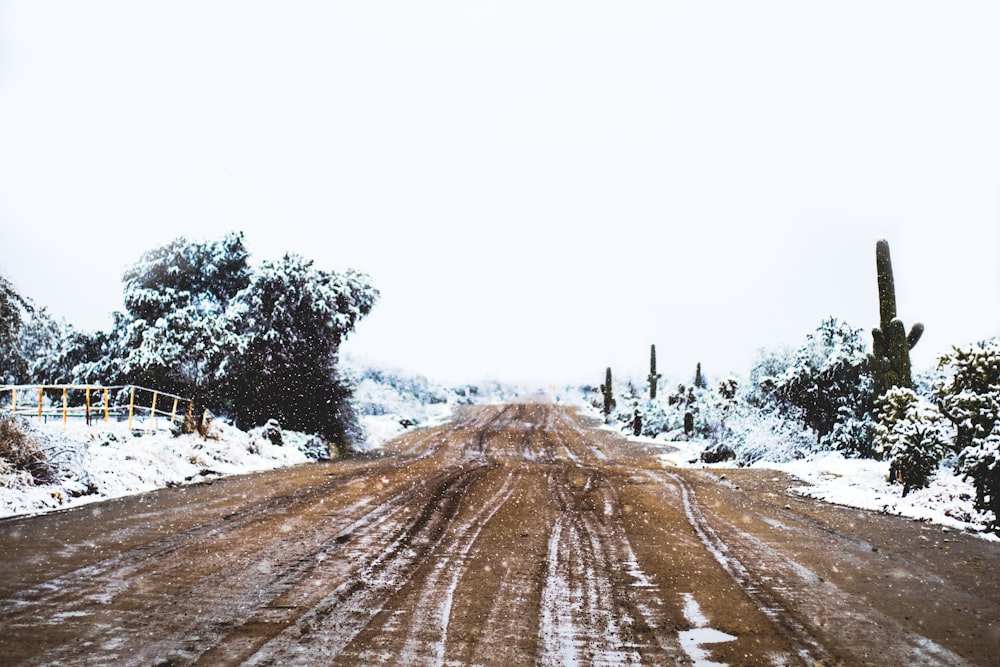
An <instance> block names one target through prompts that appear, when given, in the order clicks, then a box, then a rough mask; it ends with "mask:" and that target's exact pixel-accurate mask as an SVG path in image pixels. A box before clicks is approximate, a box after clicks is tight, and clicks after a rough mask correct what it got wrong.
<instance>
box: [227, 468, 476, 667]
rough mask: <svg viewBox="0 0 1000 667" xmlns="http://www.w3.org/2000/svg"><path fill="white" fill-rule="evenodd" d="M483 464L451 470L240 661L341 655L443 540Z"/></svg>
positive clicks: (316, 660) (307, 660)
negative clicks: (384, 539)
mask: <svg viewBox="0 0 1000 667" xmlns="http://www.w3.org/2000/svg"><path fill="white" fill-rule="evenodd" d="M485 470H486V466H476V467H474V468H471V469H465V470H462V471H461V472H459V473H457V474H455V475H452V476H450V477H449V478H448V480H447V482H446V483H445V484H444V485H442V486H441V487H439V488H438V490H437V491H436V492H435V494H434V496H433V497H432V498H431V499H430V501H429V502H428V503H426V504H425V505H423V506H422V507H421V508H420V511H419V513H418V514H417V515H416V517H415V519H414V520H412V521H410V522H408V523H407V524H406V525H405V526H404V527H403V528H402V529H401V530H399V531H397V532H396V533H395V535H394V539H393V540H392V541H391V542H390V543H389V544H388V545H386V546H385V547H384V548H383V549H381V550H380V551H379V552H378V555H377V556H376V557H375V558H374V559H373V560H371V561H369V562H367V563H364V564H363V565H361V567H360V568H358V570H357V571H355V572H354V573H352V574H351V575H350V576H349V578H348V579H347V580H346V581H344V582H343V583H341V584H339V585H338V586H336V588H334V590H333V592H332V593H329V594H327V595H325V596H324V597H323V598H322V599H321V600H320V601H319V602H318V603H316V604H310V605H302V606H299V605H294V607H295V611H297V612H300V613H297V614H294V616H295V617H294V618H286V619H284V622H283V625H284V626H285V627H284V628H283V629H281V631H280V633H276V634H275V635H274V637H273V639H271V640H270V641H269V642H267V643H266V644H264V645H263V646H261V647H260V648H259V649H258V650H257V651H256V652H255V653H254V654H253V655H252V656H250V657H249V658H247V659H246V660H245V661H244V662H242V663H241V664H246V665H280V664H288V663H289V662H291V663H293V664H321V663H323V662H328V661H331V660H334V659H335V658H337V657H338V656H340V654H341V653H342V651H343V650H344V648H345V647H346V646H348V644H350V642H351V640H353V639H354V637H355V636H356V635H357V634H358V633H359V632H361V631H362V630H363V629H364V628H365V627H366V626H367V625H368V623H369V622H370V621H371V619H372V618H373V617H374V616H375V615H376V614H378V613H379V611H381V609H382V608H383V606H384V605H385V604H386V602H387V600H388V599H389V598H390V597H391V596H392V595H393V594H394V593H395V592H396V591H398V590H399V589H400V588H401V587H402V586H403V585H404V584H405V583H406V582H407V581H409V579H410V577H411V576H412V575H413V572H414V570H415V569H416V567H417V566H418V565H419V564H420V563H421V562H422V561H423V560H424V559H425V558H426V557H427V555H428V554H429V553H430V552H431V551H432V549H433V547H434V546H435V545H436V544H438V543H439V542H440V540H441V539H442V537H443V536H444V534H445V532H446V531H447V529H448V526H449V524H450V523H451V522H452V520H453V518H454V516H455V514H456V512H457V510H458V507H459V505H460V503H461V500H462V498H463V496H464V494H465V492H466V490H467V489H468V487H469V485H470V484H472V482H473V481H474V480H475V479H476V478H477V477H478V476H479V475H480V474H482V473H483V472H484V471H485ZM365 553H367V554H369V555H370V554H372V553H374V552H373V551H372V550H370V549H366V550H365ZM323 584H324V582H316V587H317V588H320V589H326V586H324V585H323ZM287 606H289V607H291V606H293V605H287ZM306 606H308V610H305V609H304V607H306ZM302 611H304V613H301V612H302ZM290 616H291V615H290Z"/></svg>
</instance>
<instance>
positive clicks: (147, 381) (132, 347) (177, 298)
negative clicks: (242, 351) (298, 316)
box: [112, 233, 250, 406]
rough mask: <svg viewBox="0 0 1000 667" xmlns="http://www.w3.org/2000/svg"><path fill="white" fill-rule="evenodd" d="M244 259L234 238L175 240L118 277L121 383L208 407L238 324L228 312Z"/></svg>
mask: <svg viewBox="0 0 1000 667" xmlns="http://www.w3.org/2000/svg"><path fill="white" fill-rule="evenodd" d="M247 260H248V253H247V251H246V248H245V247H244V245H243V235H242V234H237V233H232V234H227V235H226V236H224V237H223V238H222V239H220V240H218V241H208V242H198V241H189V240H188V239H185V238H183V237H181V238H178V239H175V240H174V241H171V242H170V243H168V244H166V245H164V246H162V247H160V248H156V249H154V250H150V251H149V252H147V253H145V254H144V255H143V256H142V257H141V258H140V260H139V261H138V262H137V263H136V264H135V265H134V266H132V267H130V268H129V269H128V270H127V271H125V274H124V276H123V279H124V289H125V294H124V298H125V309H126V314H125V315H124V316H121V317H119V319H118V321H117V322H116V331H115V332H114V333H113V334H112V337H113V339H115V340H116V343H117V345H118V346H120V349H119V355H120V360H119V362H118V364H117V367H118V369H119V370H120V373H121V379H122V380H124V381H126V382H130V383H135V384H142V385H147V386H150V387H154V388H156V389H160V390H162V391H168V392H173V393H178V394H183V395H186V396H190V397H192V398H195V399H196V400H197V401H198V402H199V403H201V404H203V405H208V406H214V405H215V404H216V403H217V401H219V400H220V399H221V394H222V393H223V391H224V387H225V383H226V379H227V377H226V372H227V368H228V361H229V360H230V359H231V357H232V356H233V355H234V354H235V353H236V352H237V350H238V349H239V336H240V334H239V329H240V328H241V323H240V321H239V317H238V314H237V313H234V312H232V311H231V308H232V306H233V305H234V300H235V299H236V297H237V295H238V294H239V292H240V290H242V289H243V288H245V287H246V286H247V285H248V284H249V273H250V269H249V265H248V262H247Z"/></svg>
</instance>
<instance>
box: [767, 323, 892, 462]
mask: <svg viewBox="0 0 1000 667" xmlns="http://www.w3.org/2000/svg"><path fill="white" fill-rule="evenodd" d="M770 361H773V360H770ZM756 375H757V376H758V377H760V376H761V375H762V374H761V373H759V372H758V373H756ZM759 386H760V390H761V392H763V393H764V394H765V395H769V396H771V397H772V399H773V400H774V401H776V402H777V404H778V405H780V406H781V407H782V408H783V410H784V411H785V412H786V414H788V415H789V416H792V417H798V418H800V419H802V420H803V421H804V422H805V423H806V424H807V425H808V426H809V427H811V428H812V429H813V430H814V431H815V432H816V434H817V436H818V438H819V439H820V440H821V441H825V442H826V443H828V444H829V445H830V446H836V447H837V448H838V449H841V450H843V451H846V452H848V453H851V454H855V455H859V456H869V455H870V454H871V441H870V439H868V438H867V435H866V434H867V433H868V430H867V428H865V427H864V424H863V423H862V424H854V425H850V427H849V428H846V429H845V428H843V427H841V428H840V429H838V430H837V435H838V436H839V437H844V436H846V435H847V434H853V436H855V437H859V438H861V439H860V440H858V441H850V440H848V441H844V440H834V439H832V435H833V434H834V432H835V428H836V427H837V426H838V424H839V425H846V424H848V422H850V421H851V420H857V421H859V422H864V421H866V420H868V419H869V417H868V415H869V413H870V406H871V404H872V400H873V397H872V376H871V368H870V364H869V359H868V353H867V351H866V350H865V344H864V339H863V337H862V332H861V329H855V328H853V327H850V326H848V325H847V324H845V323H843V322H840V321H838V320H837V319H836V318H830V319H827V320H824V321H823V322H822V323H821V324H820V325H819V327H818V328H817V329H816V331H815V332H813V333H811V334H809V335H808V336H807V337H806V342H805V344H803V345H802V346H801V347H799V348H798V349H797V350H796V351H795V353H794V354H793V355H792V358H791V360H790V364H789V365H788V366H787V367H786V368H785V369H784V370H782V371H781V372H780V373H779V374H778V375H773V376H764V377H760V379H759Z"/></svg>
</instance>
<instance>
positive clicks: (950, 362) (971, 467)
mask: <svg viewBox="0 0 1000 667" xmlns="http://www.w3.org/2000/svg"><path fill="white" fill-rule="evenodd" d="M938 368H939V369H942V370H944V371H946V372H947V375H946V377H945V379H944V380H942V381H940V383H939V384H938V386H937V387H936V388H935V390H934V395H935V397H936V398H937V401H938V407H939V408H940V409H941V412H942V413H943V414H944V415H945V416H946V417H947V418H948V419H949V420H950V421H951V422H952V423H953V424H954V425H955V428H956V430H957V435H956V437H955V449H956V450H957V451H958V453H959V454H958V470H959V472H961V473H962V474H963V475H964V476H965V477H966V478H967V479H970V480H971V481H972V483H973V485H975V487H976V507H977V508H978V509H980V510H984V511H990V512H992V513H993V520H992V522H991V524H990V529H991V530H993V531H994V532H1000V432H998V429H997V427H996V426H997V419H998V414H1000V340H998V339H993V340H989V341H984V342H981V343H977V344H975V345H970V346H967V347H955V348H953V350H952V351H951V352H950V353H948V354H944V355H942V356H941V358H940V360H939V361H938Z"/></svg>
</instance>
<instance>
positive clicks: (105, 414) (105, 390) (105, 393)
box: [104, 387, 111, 422]
mask: <svg viewBox="0 0 1000 667" xmlns="http://www.w3.org/2000/svg"><path fill="white" fill-rule="evenodd" d="M104 421H105V422H108V421H111V419H110V417H109V415H108V388H107V387H105V388H104Z"/></svg>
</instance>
